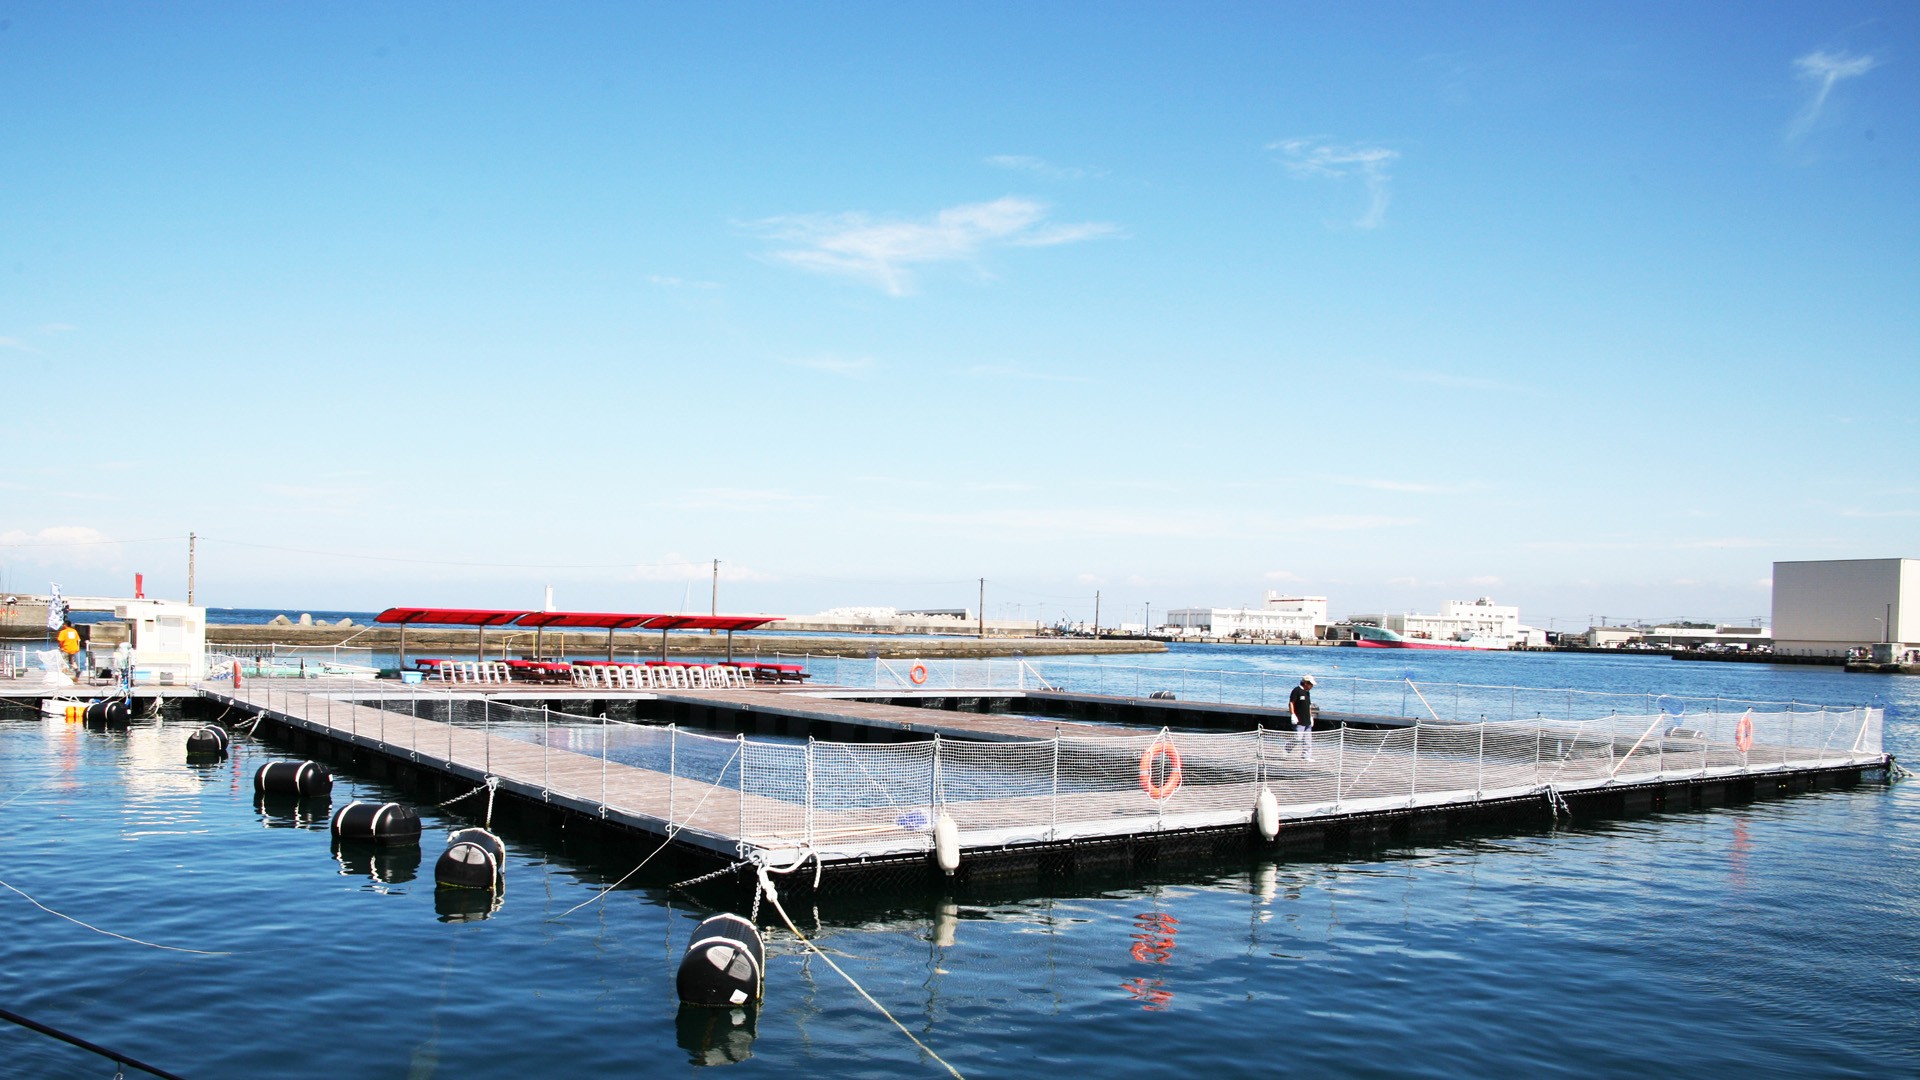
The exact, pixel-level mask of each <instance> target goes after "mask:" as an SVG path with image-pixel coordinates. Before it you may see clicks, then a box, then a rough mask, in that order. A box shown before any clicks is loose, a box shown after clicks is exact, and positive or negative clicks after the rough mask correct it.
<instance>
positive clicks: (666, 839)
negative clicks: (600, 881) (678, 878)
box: [547, 744, 740, 922]
mask: <svg viewBox="0 0 1920 1080" xmlns="http://www.w3.org/2000/svg"><path fill="white" fill-rule="evenodd" d="M739 756H740V747H739V745H738V744H736V745H735V746H734V748H733V753H732V754H729V755H728V756H727V760H726V762H725V763H724V764H722V765H721V766H720V775H721V776H725V775H726V774H727V769H728V767H730V766H731V765H732V764H733V759H734V758H737V757H739ZM719 790H720V785H718V784H709V785H707V793H706V794H705V795H702V796H700V801H699V802H696V803H694V804H693V809H691V810H689V811H687V816H686V817H684V818H681V819H680V820H679V822H677V823H676V822H674V821H673V820H672V819H668V821H667V834H666V835H665V836H663V837H661V838H660V846H658V847H656V848H654V849H653V850H652V851H649V852H647V857H646V858H644V859H641V860H640V865H639V866H636V867H634V868H633V869H631V870H629V871H627V872H626V873H625V874H623V875H621V877H620V880H619V881H616V882H614V883H613V884H611V885H609V886H607V887H606V888H604V889H601V890H600V891H599V892H597V893H594V894H593V895H592V896H590V897H588V898H587V899H585V900H582V901H580V902H579V903H577V904H575V905H573V906H572V907H570V908H568V909H567V910H565V911H563V912H561V913H560V914H558V915H555V916H554V917H553V918H551V919H548V920H547V921H548V922H559V921H560V920H561V919H564V918H566V917H567V916H569V915H571V914H573V913H574V912H576V911H579V910H580V909H581V908H583V907H586V906H587V905H588V904H591V903H593V902H594V901H596V900H603V899H605V898H606V895H607V894H608V893H610V892H612V891H613V890H615V889H617V888H619V887H620V886H622V885H625V884H626V883H627V880H628V879H629V878H631V877H633V875H635V874H637V873H639V872H640V869H641V867H644V866H646V865H647V864H648V863H650V862H652V861H653V857H654V856H655V855H658V854H660V853H661V852H663V851H665V850H667V846H668V845H670V844H672V843H673V838H674V836H675V835H676V834H678V833H679V832H680V830H682V829H684V828H686V825H687V822H689V821H692V820H693V819H694V818H695V817H696V816H698V815H699V813H700V808H701V807H702V806H705V805H706V804H707V799H708V798H710V797H711V796H712V795H713V793H714V792H716V791H719Z"/></svg>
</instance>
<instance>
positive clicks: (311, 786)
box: [253, 761, 333, 795]
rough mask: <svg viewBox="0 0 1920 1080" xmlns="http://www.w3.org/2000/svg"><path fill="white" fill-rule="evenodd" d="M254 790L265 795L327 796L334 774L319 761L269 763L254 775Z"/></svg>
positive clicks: (330, 789)
mask: <svg viewBox="0 0 1920 1080" xmlns="http://www.w3.org/2000/svg"><path fill="white" fill-rule="evenodd" d="M253 790H255V791H258V792H260V793H261V794H263V795H325V794H328V793H329V792H331V791H333V774H332V773H331V772H328V771H327V767H326V766H325V765H322V764H320V763H319V762H317V761H269V762H267V763H266V764H265V765H262V766H260V771H259V772H256V773H254V774H253Z"/></svg>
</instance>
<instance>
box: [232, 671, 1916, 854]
mask: <svg viewBox="0 0 1920 1080" xmlns="http://www.w3.org/2000/svg"><path fill="white" fill-rule="evenodd" d="M1009 670H1012V669H1009ZM929 679H931V675H929ZM264 687H265V689H264V695H265V704H266V707H267V708H269V709H272V708H274V707H275V706H276V704H277V705H278V707H279V708H280V709H281V711H283V712H287V713H295V712H297V713H298V715H301V716H304V717H307V718H309V719H311V720H314V721H321V722H325V723H327V724H328V725H329V726H330V727H332V728H334V730H335V731H336V732H339V733H342V734H345V735H346V736H347V737H348V738H349V739H352V740H354V741H359V742H377V743H380V744H385V747H384V748H385V749H386V750H387V752H389V753H397V754H400V755H404V756H408V757H410V758H412V759H413V760H416V761H421V760H425V761H429V762H432V761H443V762H445V763H446V764H447V765H448V766H449V767H452V766H455V765H458V766H459V767H460V768H461V769H464V770H466V771H469V772H474V771H478V772H481V773H483V774H484V775H486V776H489V777H492V776H499V777H502V778H504V779H507V780H513V781H517V782H519V783H521V784H523V785H526V786H527V787H528V788H530V789H533V790H537V791H538V792H540V793H541V794H542V795H543V797H544V796H548V795H566V796H569V797H572V798H575V799H584V800H588V801H590V802H592V803H593V805H595V806H597V808H598V810H599V813H600V814H601V815H602V816H605V815H607V814H609V813H614V812H620V813H623V814H628V815H633V816H635V817H638V818H641V819H653V820H662V818H661V810H662V803H663V802H664V810H665V817H664V822H665V823H666V825H667V827H669V828H670V829H672V830H675V831H677V830H679V829H682V828H691V829H695V830H699V831H704V832H706V833H708V834H709V835H712V836H715V837H721V838H730V839H732V840H735V841H737V843H738V846H739V850H740V851H741V852H742V853H743V854H746V853H750V852H751V851H753V850H756V849H758V850H765V851H782V850H784V851H788V852H792V853H800V854H804V853H806V852H809V851H811V852H814V853H817V854H822V855H826V856H829V857H836V856H837V857H854V856H860V855H869V856H870V855H880V854H888V853H901V852H920V851H926V850H929V849H930V848H931V845H932V843H933V829H934V826H935V824H936V823H937V822H938V821H939V820H940V818H941V817H942V816H945V817H948V818H950V819H952V821H953V822H954V823H955V825H956V826H957V827H958V829H959V833H960V838H961V843H962V846H963V847H968V848H979V847H984V846H1003V845H1007V844H1015V843H1028V842H1050V841H1061V840H1069V839H1076V838H1085V837H1094V836H1117V835H1127V834H1131V833H1137V832H1140V831H1143V830H1154V829H1172V828H1203V827H1210V826H1221V825H1231V824H1234V823H1244V822H1246V821H1247V820H1248V819H1249V817H1250V815H1251V814H1252V811H1253V808H1254V806H1255V803H1256V800H1257V799H1258V798H1259V797H1260V796H1261V794H1262V792H1271V794H1272V796H1273V798H1274V800H1275V803H1276V805H1277V807H1278V809H1279V811H1280V813H1281V816H1282V818H1283V819H1284V820H1286V821H1288V822H1299V821H1303V820H1308V819H1312V818H1316V817H1325V816H1331V815H1341V814H1351V813H1361V812H1369V811H1380V810H1394V809H1402V808H1413V807H1419V806H1429V805H1440V804H1458V803H1470V802H1475V801H1481V800H1487V799H1500V798H1512V797H1516V796H1526V795H1529V794H1542V793H1548V792H1554V793H1559V792H1574V791H1581V790H1590V789H1595V788H1605V787H1610V786H1619V785H1633V784H1645V783H1652V782H1671V781H1680V780H1692V779H1709V778H1731V777H1740V776H1748V775H1757V774H1765V773H1775V772H1781V771H1785V770H1793V769H1808V768H1821V767H1838V766H1849V765H1851V766H1870V765H1874V764H1879V763H1882V762H1884V761H1885V758H1884V755H1883V752H1882V725H1883V722H1884V714H1883V712H1882V711H1881V710H1878V709H1871V708H1848V709H1824V708H1817V709H1811V710H1803V709H1787V710H1774V711H1763V710H1746V711H1742V712H1739V713H1734V712H1719V713H1701V714H1697V715H1690V716H1688V717H1686V718H1685V719H1684V721H1683V720H1682V719H1680V718H1679V717H1676V716H1675V714H1673V713H1671V712H1658V711H1656V712H1651V713H1640V714H1635V715H1614V716H1610V717H1606V718H1602V719H1593V720H1584V721H1572V722H1568V721H1552V720H1549V721H1540V720H1537V719H1535V720H1523V721H1488V722H1481V723H1472V724H1460V723H1440V724H1435V723H1423V724H1415V725H1413V726H1410V727H1406V728H1401V729H1397V730H1391V731H1379V730H1366V729H1359V728H1350V727H1344V726H1343V727H1340V728H1337V729H1334V730H1330V731H1323V732H1318V733H1315V734H1313V735H1312V736H1311V739H1310V740H1308V739H1303V738H1302V737H1300V736H1298V735H1295V734H1294V733H1292V732H1276V731H1269V730H1264V729H1260V730H1255V731H1250V732H1239V733H1232V734H1175V733H1171V732H1168V731H1164V730H1163V731H1160V732H1158V733H1146V734H1141V735H1138V736H1120V737H1068V736H1059V737H1053V738H1037V739H1032V740H1026V741H1020V742H1002V743H980V742H970V741H960V740H953V739H940V738H934V739H932V740H929V741H923V742H913V743H900V744H892V745H875V744H867V743H829V742H819V741H815V740H812V739H808V740H804V741H802V740H784V741H783V740H773V739H748V738H746V737H745V736H744V735H736V736H732V737H718V736H713V735H709V734H704V733H700V732H695V731H688V730H685V729H683V728H680V727H678V726H677V725H665V726H658V725H650V724H638V723H629V722H622V721H616V720H612V719H610V718H609V717H607V716H606V715H604V714H599V715H593V716H587V715H580V714H571V713H567V712H563V711H556V710H555V709H553V708H552V707H550V706H542V707H527V706H519V705H513V704H508V703H505V702H499V701H494V700H491V699H490V698H488V697H487V696H486V695H483V694H473V693H461V692H458V691H455V690H451V689H437V688H429V687H417V686H409V687H405V688H404V689H400V690H399V692H397V693H390V692H389V687H388V686H387V685H385V684H382V685H381V686H378V687H376V688H373V692H372V693H371V694H369V693H368V692H367V690H368V688H366V687H365V686H357V687H356V686H354V685H353V684H350V683H340V684H337V685H334V686H321V685H315V684H314V683H312V682H310V681H309V682H302V683H299V684H287V683H277V682H267V683H265V684H264ZM296 687H297V688H296ZM396 689H398V688H396ZM296 700H297V701H298V702H299V708H298V710H296V709H295V708H294V703H295V702H296ZM356 702H357V703H359V704H362V705H369V706H374V707H375V708H376V709H377V711H376V712H373V713H371V714H369V713H368V712H367V711H365V710H363V709H356V708H353V707H352V706H353V705H354V704H355V703H356ZM336 709H339V710H341V715H340V716H339V717H338V718H337V719H336V718H335V715H334V714H335V710H336ZM423 722H424V723H426V724H428V725H429V726H428V727H427V729H426V732H427V734H429V735H431V736H433V738H423V737H422V730H423V729H422V726H421V725H422V724H423ZM436 723H438V724H441V725H442V726H443V727H444V729H445V731H444V734H445V738H446V746H445V753H444V756H443V755H442V754H441V752H440V748H439V746H438V744H437V743H434V741H433V740H434V738H438V737H439V733H437V732H434V731H433V730H432V725H433V724H436ZM462 728H466V729H469V730H472V729H478V731H479V732H480V733H482V734H483V735H486V736H504V737H506V738H509V739H512V740H515V741H518V742H523V743H533V744H536V745H538V746H539V747H540V748H541V750H540V753H539V755H538V759H537V760H538V766H537V768H536V767H535V766H533V765H531V764H529V763H528V762H527V760H526V759H525V757H524V755H518V756H516V761H515V763H514V764H513V765H512V766H511V767H509V766H507V765H505V764H502V765H500V766H499V767H496V764H495V762H494V760H493V754H494V751H495V749H496V747H497V746H498V742H497V740H496V739H494V738H485V739H483V740H481V741H480V748H479V749H478V753H477V755H476V754H475V753H474V752H472V751H471V750H469V752H468V753H467V756H466V758H465V759H464V760H463V759H462V757H461V754H460V753H459V752H458V748H457V747H456V734H457V732H458V731H459V730H460V729H462ZM563 755H564V756H563ZM583 761H584V762H586V763H589V764H595V763H597V765H598V770H597V772H598V784H597V790H592V789H591V788H592V787H593V785H592V783H591V782H590V781H588V782H587V783H588V787H589V789H588V790H581V789H580V787H579V785H580V784H581V783H582V781H581V779H580V777H581V776H582V773H581V770H580V768H579V766H580V764H581V763H582V762H583ZM556 767H558V771H563V772H565V773H566V775H568V776H569V777H571V778H572V780H571V781H570V784H571V785H572V786H569V787H568V788H566V789H565V790H564V791H562V790H560V789H557V788H555V786H554V782H553V777H554V775H555V773H556V771H557V769H556ZM615 769H619V770H621V772H620V773H619V774H618V777H619V783H618V784H615V785H610V784H609V776H610V775H612V774H613V773H614V770H615ZM636 792H637V793H638V794H637V795H636V794H635V793H636ZM663 796H664V799H663V798H662V797H663ZM643 804H644V805H643Z"/></svg>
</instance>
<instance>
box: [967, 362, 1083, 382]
mask: <svg viewBox="0 0 1920 1080" xmlns="http://www.w3.org/2000/svg"><path fill="white" fill-rule="evenodd" d="M967 374H969V375H972V376H975V377H977V378H1001V379H1026V380H1028V381H1030V382H1056V383H1086V382H1092V381H1093V380H1092V379H1090V378H1088V377H1087V376H1085V375H1057V374H1054V373H1053V372H1048V371H1032V370H1029V369H1027V368H1023V367H1021V366H1020V365H1018V364H975V365H974V366H972V367H970V368H968V369H967Z"/></svg>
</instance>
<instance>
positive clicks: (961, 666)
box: [806, 656, 1825, 723]
mask: <svg viewBox="0 0 1920 1080" xmlns="http://www.w3.org/2000/svg"><path fill="white" fill-rule="evenodd" d="M806 661H807V665H808V668H809V670H810V671H812V672H813V673H814V680H813V681H814V683H815V684H821V683H832V684H835V685H840V686H849V687H854V688H859V689H873V690H883V691H894V690H900V689H917V690H935V689H938V690H969V689H972V690H1059V691H1065V692H1068V693H1086V694H1102V695H1110V696H1121V697H1142V698H1143V697H1147V696H1148V695H1150V694H1153V693H1155V692H1160V691H1165V692H1169V693H1172V694H1173V695H1174V697H1175V698H1176V699H1178V700H1181V701H1195V702H1205V703H1210V704H1221V705H1247V706H1253V707H1255V708H1269V709H1276V710H1282V711H1284V710H1285V709H1286V707H1287V695H1288V693H1289V692H1290V691H1291V690H1292V689H1293V687H1294V686H1295V685H1296V684H1298V683H1299V681H1300V676H1301V675H1302V674H1306V673H1307V672H1306V671H1305V670H1303V671H1302V672H1300V673H1295V674H1281V673H1276V672H1258V671H1216V670H1202V669H1193V668H1171V667H1146V666H1125V665H1115V664H1099V663H1088V662H1086V661H1074V660H1048V659H1022V658H1012V659H995V660H945V659H925V660H852V659H842V658H836V657H821V656H810V657H807V658H806ZM916 680H917V681H916ZM1313 700H1314V704H1315V705H1317V706H1318V707H1319V708H1320V710H1321V711H1322V712H1330V713H1344V714H1349V715H1358V716H1394V717H1415V718H1419V719H1421V720H1443V721H1452V722H1459V723H1478V722H1481V721H1489V722H1491V721H1501V720H1537V721H1544V720H1559V721H1579V720H1593V719H1599V718H1601V717H1606V716H1617V715H1626V714H1641V713H1644V714H1648V715H1652V714H1656V713H1666V714H1668V715H1669V716H1672V717H1674V718H1675V719H1676V720H1684V719H1686V718H1691V717H1694V716H1698V715H1701V714H1705V715H1707V716H1725V715H1729V714H1732V715H1736V716H1737V715H1738V714H1740V713H1742V712H1745V711H1746V710H1748V709H1755V710H1760V711H1765V712H1817V711H1820V710H1821V709H1823V708H1825V706H1821V705H1812V704H1807V703H1804V702H1795V701H1763V700H1758V699H1749V698H1734V697H1707V696H1702V695H1690V694H1651V693H1649V694H1622V693H1616V692H1609V691H1599V690H1572V689H1565V688H1543V687H1530V686H1496V685H1480V684H1474V683H1452V682H1448V683H1442V682H1415V681H1414V680H1412V679H1366V678H1357V677H1354V676H1347V675H1325V676H1321V675H1315V676H1314V687H1313Z"/></svg>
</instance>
